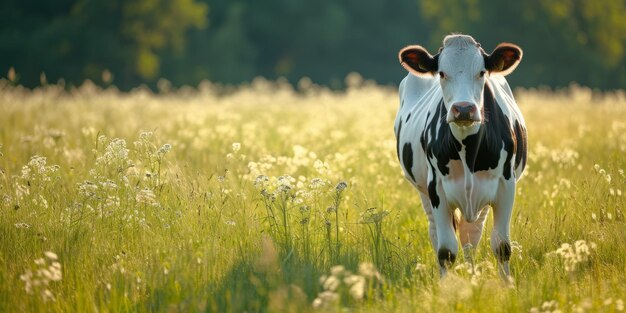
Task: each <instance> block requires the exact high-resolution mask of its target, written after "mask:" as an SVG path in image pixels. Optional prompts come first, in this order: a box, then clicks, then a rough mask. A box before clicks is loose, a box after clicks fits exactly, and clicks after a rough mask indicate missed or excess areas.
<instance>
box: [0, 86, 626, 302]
mask: <svg viewBox="0 0 626 313" xmlns="http://www.w3.org/2000/svg"><path fill="white" fill-rule="evenodd" d="M347 81H348V88H347V89H346V90H345V91H332V90H328V89H326V88H324V87H320V86H316V85H315V84H313V83H311V82H310V81H309V80H307V79H303V80H301V81H300V83H299V84H298V85H297V86H291V85H289V84H288V83H286V82H284V81H277V82H269V81H266V80H263V79H256V80H254V81H253V82H252V83H250V84H248V85H242V86H237V87H224V86H219V85H216V84H212V83H209V82H203V83H201V84H200V85H199V86H198V87H195V88H188V87H185V88H180V89H172V88H170V87H169V86H168V85H167V84H166V83H163V84H161V92H158V93H154V92H151V91H149V90H147V89H145V88H138V89H135V90H133V91H131V92H127V93H125V92H120V91H118V90H116V89H115V88H108V89H100V88H98V87H96V86H95V85H93V84H91V83H85V84H84V85H82V86H80V87H77V88H69V90H67V88H63V86H59V85H46V86H43V87H40V88H36V89H33V90H28V89H24V88H22V87H19V86H13V85H11V84H10V83H9V82H7V81H0V312H162V311H167V312H264V311H266V312H314V311H324V312H325V311H331V312H334V311H341V312H345V311H348V312H352V311H354V312H381V311H390V312H457V311H460V312H621V311H624V301H626V291H625V290H626V280H625V274H624V273H625V269H626V227H625V226H626V225H625V220H624V209H625V208H624V203H625V202H624V198H625V197H626V177H625V174H624V170H625V169H626V157H625V153H626V93H625V92H624V91H617V92H608V93H600V92H594V91H592V90H589V89H587V88H584V87H579V86H572V87H570V88H568V89H564V90H559V91H547V90H541V89H536V90H535V89H533V90H526V89H517V90H516V91H515V94H516V97H517V101H518V103H519V105H520V108H521V110H522V112H523V113H524V115H525V119H526V122H527V128H528V132H529V160H528V167H527V171H526V173H525V175H524V177H523V178H522V180H521V181H520V182H519V184H518V189H517V195H516V202H515V207H514V212H513V218H512V223H511V237H512V240H513V241H514V242H513V256H512V261H511V268H512V275H513V278H514V283H513V285H512V286H508V285H507V284H504V283H503V282H502V280H501V279H500V278H499V277H498V274H497V273H496V269H495V267H496V260H495V258H494V257H493V254H492V252H491V249H490V247H489V240H488V235H489V234H490V232H491V229H492V223H491V216H490V217H489V220H488V222H487V225H486V228H485V232H484V234H483V237H484V238H483V240H482V241H481V243H480V246H479V247H478V248H477V251H476V255H475V256H474V263H472V264H470V263H463V262H462V260H463V258H458V260H457V263H455V264H454V266H453V268H452V269H451V270H450V273H449V275H448V276H447V277H446V278H445V279H443V280H440V278H439V273H438V268H437V262H436V260H435V255H434V253H433V251H432V248H431V247H430V244H429V239H428V230H427V221H426V217H425V214H424V212H423V210H422V208H421V204H420V201H419V197H418V195H417V193H416V192H415V190H413V189H412V187H411V186H410V184H409V183H408V182H407V181H406V180H405V179H404V177H403V174H402V171H401V169H400V166H399V164H398V161H397V158H396V152H395V140H394V135H393V119H394V117H395V113H396V110H397V107H398V98H397V90H396V89H395V88H393V87H384V86H377V85H376V84H374V83H372V82H368V81H363V80H362V79H361V78H360V77H359V76H358V75H356V74H352V75H350V76H349V77H348V78H347Z"/></svg>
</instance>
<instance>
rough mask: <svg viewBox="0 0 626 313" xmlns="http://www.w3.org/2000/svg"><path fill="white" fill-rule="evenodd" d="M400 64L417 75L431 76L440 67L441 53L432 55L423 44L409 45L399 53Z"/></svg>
mask: <svg viewBox="0 0 626 313" xmlns="http://www.w3.org/2000/svg"><path fill="white" fill-rule="evenodd" d="M398 58H399V59H400V64H402V66H403V67H404V68H405V69H406V70H407V71H409V72H411V73H413V74H415V75H417V76H431V75H433V74H435V73H437V69H438V68H439V62H438V58H439V54H437V55H435V56H432V55H430V53H428V51H426V49H424V48H423V47H421V46H408V47H405V48H403V49H402V50H400V53H398Z"/></svg>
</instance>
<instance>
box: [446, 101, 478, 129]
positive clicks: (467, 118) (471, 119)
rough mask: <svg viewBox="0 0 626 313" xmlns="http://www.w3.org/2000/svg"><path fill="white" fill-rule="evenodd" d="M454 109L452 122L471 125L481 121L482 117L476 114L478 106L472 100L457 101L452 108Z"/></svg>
mask: <svg viewBox="0 0 626 313" xmlns="http://www.w3.org/2000/svg"><path fill="white" fill-rule="evenodd" d="M450 110H451V111H452V117H453V119H452V121H450V122H452V123H455V124H460V125H463V126H465V125H471V124H474V123H475V122H480V117H479V116H478V114H476V111H477V107H476V105H475V104H473V103H471V102H457V103H455V104H453V105H452V107H451V108H450Z"/></svg>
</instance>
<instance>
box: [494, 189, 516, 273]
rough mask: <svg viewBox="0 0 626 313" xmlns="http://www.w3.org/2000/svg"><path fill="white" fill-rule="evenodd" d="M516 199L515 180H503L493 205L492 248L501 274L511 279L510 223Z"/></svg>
mask: <svg viewBox="0 0 626 313" xmlns="http://www.w3.org/2000/svg"><path fill="white" fill-rule="evenodd" d="M514 200H515V180H514V178H511V179H509V180H503V181H502V182H501V185H500V190H499V192H498V196H497V198H496V201H495V203H494V206H493V232H492V233H491V249H492V250H493V253H494V255H495V256H496V259H497V260H498V271H499V272H500V275H501V276H502V277H503V278H504V279H506V280H510V277H511V271H510V270H509V259H510V258H511V239H510V233H509V228H510V223H511V214H512V212H513V202H514Z"/></svg>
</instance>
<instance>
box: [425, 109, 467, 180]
mask: <svg viewBox="0 0 626 313" xmlns="http://www.w3.org/2000/svg"><path fill="white" fill-rule="evenodd" d="M447 114H448V111H447V110H446V107H445V105H444V104H443V99H441V100H440V101H439V104H438V105H437V109H436V110H435V114H434V115H433V118H432V119H431V120H430V121H428V125H427V126H426V127H425V128H424V132H423V133H422V137H424V142H425V146H426V154H427V156H428V158H429V159H432V158H433V157H434V158H436V159H437V168H438V169H439V171H440V172H441V174H442V175H448V174H449V173H450V169H449V168H448V163H450V160H460V159H461V157H460V156H459V151H461V143H459V142H458V141H457V140H456V138H454V135H452V131H451V130H450V126H449V125H448V124H447V122H446V115H447ZM438 127H439V131H437V128H438Z"/></svg>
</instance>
